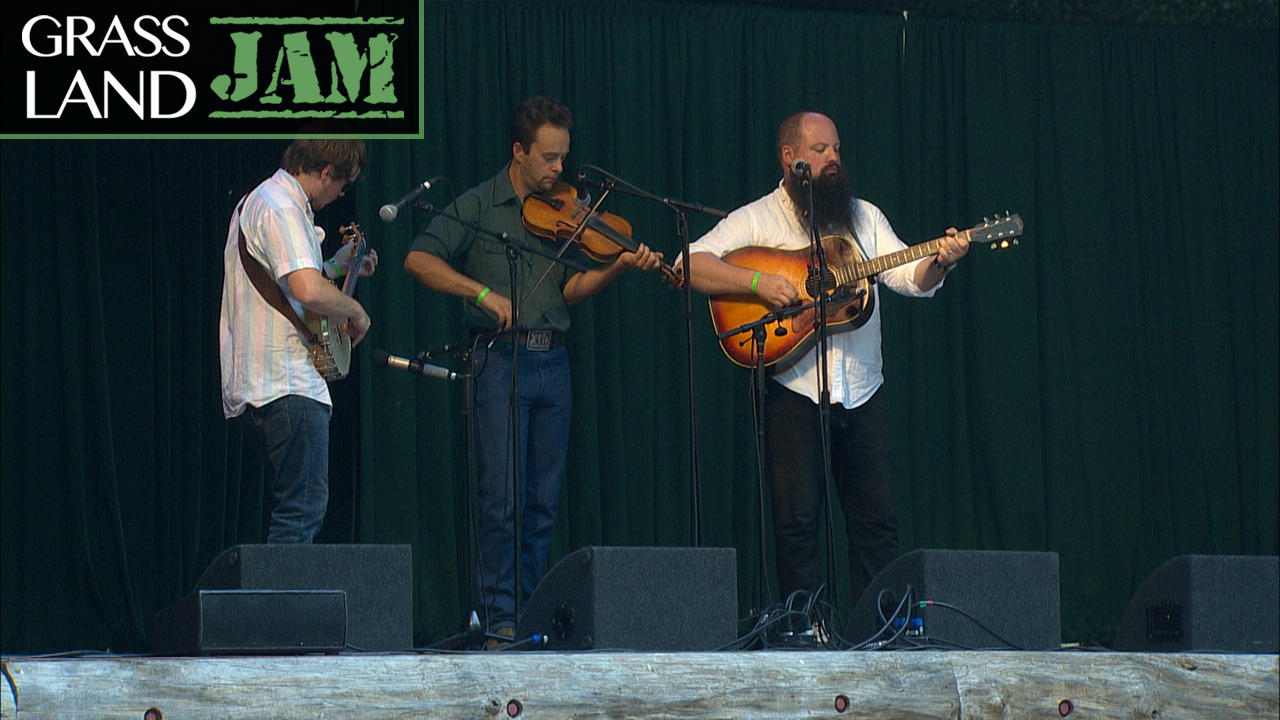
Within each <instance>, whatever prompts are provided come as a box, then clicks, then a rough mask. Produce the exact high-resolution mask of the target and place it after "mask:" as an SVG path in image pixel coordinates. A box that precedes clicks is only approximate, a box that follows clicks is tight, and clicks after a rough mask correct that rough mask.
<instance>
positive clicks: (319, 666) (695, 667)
mask: <svg viewBox="0 0 1280 720" xmlns="http://www.w3.org/2000/svg"><path fill="white" fill-rule="evenodd" d="M1277 657H1278V656H1276V655H1227V654H1194V653H1185V654H1182V653H1162V654H1156V653H1115V652H1096V651H1070V650H1064V651H1059V652H1018V651H1009V652H1003V651H989V652H962V651H924V652H902V651H899V652H825V651H758V652H719V653H692V652H689V653H636V652H616V653H614V652H594V653H555V652H490V653H465V654H426V653H423V654H415V653H397V654H385V655H384V654H344V655H313V656H289V657H278V656H255V657H216V658H208V657H206V658H160V657H96V658H83V657H81V658H31V657H5V658H4V659H3V667H4V674H5V680H6V682H5V687H4V690H3V693H0V717H3V718H24V719H25V718H94V719H95V720H96V719H102V718H129V719H131V720H144V719H146V720H152V719H154V720H164V718H169V719H170V720H176V719H177V718H183V719H187V718H487V719H493V720H502V719H503V718H526V719H530V720H532V719H534V718H652V717H662V718H894V719H901V718H1019V717H1035V718H1059V717H1071V718H1148V719H1149V718H1212V719H1213V720H1220V719H1223V718H1250V719H1253V718H1275V717H1277V714H1278V713H1280V699H1278V695H1280V682H1278V678H1280V672H1278V671H1280V665H1278V662H1277ZM149 711H154V712H152V713H151V714H150V715H149V714H148V713H149Z"/></svg>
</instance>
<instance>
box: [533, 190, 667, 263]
mask: <svg viewBox="0 0 1280 720" xmlns="http://www.w3.org/2000/svg"><path fill="white" fill-rule="evenodd" d="M577 194H578V191H577V190H576V189H575V188H574V187H573V186H572V185H570V184H569V183H566V182H561V181H556V184H555V185H553V186H552V187H551V192H550V193H548V194H542V193H533V194H532V195H530V196H529V197H528V198H527V199H526V200H525V202H524V209H523V211H522V213H521V215H522V217H523V220H524V226H525V227H526V228H527V229H528V230H529V232H531V233H533V234H535V235H538V236H540V237H544V238H547V239H549V240H565V239H568V238H573V239H574V240H575V241H576V242H577V243H578V247H580V248H582V251H583V252H584V253H586V254H587V257H589V258H591V259H592V260H595V261H596V262H602V263H604V262H613V261H614V260H615V259H616V258H617V257H618V256H619V255H621V254H622V253H623V252H635V251H636V250H638V249H639V248H640V245H639V243H637V242H636V241H635V240H632V239H631V223H629V222H627V221H626V220H625V219H623V218H621V217H618V216H617V215H613V214H610V213H606V212H597V213H590V212H589V211H590V210H591V208H589V207H582V206H581V205H579V204H578V202H577ZM584 220H585V222H586V225H585V227H582V226H583V221H584ZM579 227H581V232H579V231H578V230H579ZM658 269H659V270H661V271H662V276H663V279H665V280H666V281H667V282H669V283H671V285H672V286H673V287H675V288H682V287H684V276H683V275H682V274H681V273H680V272H679V271H677V270H676V269H675V268H673V267H671V266H670V265H668V264H667V263H660V264H659V265H658Z"/></svg>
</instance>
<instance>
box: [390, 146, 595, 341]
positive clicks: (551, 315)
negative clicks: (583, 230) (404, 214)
mask: <svg viewBox="0 0 1280 720" xmlns="http://www.w3.org/2000/svg"><path fill="white" fill-rule="evenodd" d="M522 209H523V207H522V205H521V203H520V199H519V198H517V197H516V192H515V188H513V187H512V186H511V177H510V176H509V175H508V174H507V168H506V167H503V168H502V171H501V172H499V173H498V174H497V175H495V176H493V177H492V178H490V179H489V180H486V181H485V182H483V183H481V184H479V185H477V186H475V187H473V188H471V189H470V190H468V191H467V192H465V193H463V194H462V195H461V196H460V197H459V198H458V199H457V200H456V201H454V203H453V204H452V205H450V206H449V207H447V208H446V209H445V212H446V213H447V214H449V215H456V216H457V217H460V218H462V219H463V220H468V221H470V222H473V223H475V224H476V225H479V226H480V227H482V228H484V229H486V230H489V231H491V232H494V233H506V234H507V235H508V236H509V237H512V238H516V239H518V240H522V241H524V242H526V243H528V244H530V245H534V246H535V247H541V248H542V249H544V250H548V251H554V250H555V248H556V246H555V245H554V244H553V243H549V242H547V241H546V240H544V239H543V238H541V237H538V236H537V235H534V234H533V233H531V232H529V231H528V230H527V229H525V227H524V222H523V220H522V218H521V211H522ZM410 249H411V250H421V251H424V252H429V253H431V254H432V255H436V256H437V257H440V258H443V259H444V260H445V261H447V262H448V263H449V264H451V265H453V266H454V267H455V268H457V269H458V271H459V272H461V273H462V274H464V275H466V276H467V277H470V278H472V279H474V280H478V281H479V282H482V283H484V284H485V285H487V286H489V287H490V288H492V291H493V292H496V293H500V294H502V295H505V296H506V297H508V298H511V299H512V302H515V301H516V300H517V299H519V300H520V301H521V303H520V308H519V311H520V317H519V318H518V319H517V322H518V323H519V324H520V325H521V326H522V327H524V328H527V329H529V330H559V331H560V332H565V331H567V330H568V329H569V306H568V305H567V304H566V303H565V301H564V292H563V291H564V285H565V282H567V281H568V280H569V278H570V277H572V276H573V271H572V270H569V269H568V268H566V267H565V266H563V265H561V264H559V263H555V262H553V261H551V260H548V259H546V258H543V257H540V256H538V255H535V254H533V253H528V252H524V253H520V256H519V258H517V261H516V262H517V267H518V275H517V278H516V284H517V288H518V291H519V293H520V297H519V298H516V297H515V295H514V294H513V292H512V290H511V270H510V267H509V265H508V262H507V246H506V245H504V244H503V243H501V242H498V241H497V240H494V239H492V238H490V237H488V236H485V235H480V234H477V233H474V232H472V231H471V230H470V229H468V228H466V227H464V226H463V225H462V224H460V223H457V222H454V221H453V220H450V219H449V218H447V217H441V216H436V218H435V219H434V220H432V221H431V225H430V226H428V227H427V230H426V232H424V233H422V234H421V235H419V236H418V237H417V238H416V239H415V240H414V241H413V245H412V247H411V248H410ZM572 252H576V250H574V251H572ZM575 259H576V258H575ZM459 263H461V265H460V266H459ZM548 265H552V266H553V267H551V270H550V272H548V273H547V276H546V278H545V279H543V280H542V282H541V283H539V284H538V286H537V288H536V289H535V290H534V291H533V294H531V295H529V297H528V298H525V295H526V294H528V293H529V288H530V287H532V286H533V283H535V282H537V281H538V279H539V278H541V277H542V274H543V271H545V270H546V269H547V266H548ZM462 307H463V312H464V315H465V317H466V321H467V323H468V324H469V325H471V326H472V327H475V328H479V329H486V330H487V329H493V328H496V327H497V322H496V321H495V320H494V318H493V317H492V316H491V315H490V314H489V313H488V312H486V311H484V310H482V309H480V308H479V307H477V306H476V304H475V303H474V302H469V301H468V302H463V304H462Z"/></svg>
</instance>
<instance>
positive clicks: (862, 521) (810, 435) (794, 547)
mask: <svg viewBox="0 0 1280 720" xmlns="http://www.w3.org/2000/svg"><path fill="white" fill-rule="evenodd" d="M767 388H768V389H767V391H766V397H765V418H764V421H765V443H766V445H765V447H766V453H767V458H766V464H767V466H768V468H767V475H768V481H769V488H770V492H771V493H772V498H773V532H774V553H775V566H776V570H777V573H778V589H779V591H780V592H781V594H782V599H783V600H785V599H786V597H787V596H788V595H790V594H791V593H792V592H794V591H796V590H805V591H808V592H813V591H815V590H817V588H818V586H819V585H820V584H821V583H822V579H821V578H822V573H823V565H824V563H823V560H822V558H821V557H819V555H820V553H819V534H820V533H821V531H822V518H823V492H822V483H823V469H822V463H821V460H822V445H821V443H820V442H819V440H820V438H819V434H818V428H819V422H818V408H817V405H816V404H815V403H814V402H813V401H811V400H809V399H808V398H806V397H804V396H803V395H799V394H797V393H795V392H792V391H791V390H788V389H786V388H784V387H782V386H781V385H779V384H778V383H775V382H770V383H768V384H767ZM886 405H887V403H886V402H885V400H884V397H883V393H881V392H880V391H877V392H876V393H875V395H873V396H871V399H869V400H868V401H867V402H866V403H864V404H862V405H860V406H858V407H856V408H853V409H852V410H849V409H846V408H845V407H843V406H842V405H838V404H836V405H832V406H831V417H830V431H831V473H832V477H833V479H834V482H835V489H836V496H837V498H838V501H839V503H840V508H841V510H842V511H843V513H844V520H845V536H846V538H847V541H848V543H849V576H850V579H851V582H852V585H853V597H854V600H857V598H859V597H861V596H862V592H863V591H864V590H865V589H866V587H867V586H868V585H869V584H871V580H872V579H873V578H874V577H875V576H876V574H877V573H879V572H880V571H881V570H883V569H884V568H885V567H886V566H887V565H888V564H889V563H890V562H892V561H893V560H894V558H896V557H897V555H898V521H897V519H896V517H895V516H894V503H893V466H892V460H891V457H890V454H891V453H890V430H889V411H888V408H887V407H886ZM829 584H830V583H829ZM827 597H828V598H830V597H831V595H830V593H829V592H828V594H827Z"/></svg>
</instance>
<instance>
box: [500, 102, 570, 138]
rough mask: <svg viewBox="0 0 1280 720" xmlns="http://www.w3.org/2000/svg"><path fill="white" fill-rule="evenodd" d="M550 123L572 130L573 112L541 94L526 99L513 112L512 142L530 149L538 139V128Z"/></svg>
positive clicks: (510, 133)
mask: <svg viewBox="0 0 1280 720" xmlns="http://www.w3.org/2000/svg"><path fill="white" fill-rule="evenodd" d="M548 124H549V125H554V126H556V127H560V128H564V129H565V130H572V129H573V112H572V111H571V110H569V108H567V107H565V106H564V105H561V104H560V103H559V102H557V101H556V100H553V99H551V98H549V97H543V96H541V95H539V96H537V97H531V98H529V99H528V100H525V101H524V102H522V103H520V107H518V108H516V111H515V112H513V113H511V127H510V130H509V135H510V138H511V144H512V145H514V144H516V143H520V147H522V148H524V149H525V150H526V151H528V149H529V148H530V147H531V146H532V145H533V141H534V140H537V139H538V128H540V127H542V126H543V125H548Z"/></svg>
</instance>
